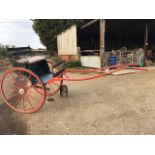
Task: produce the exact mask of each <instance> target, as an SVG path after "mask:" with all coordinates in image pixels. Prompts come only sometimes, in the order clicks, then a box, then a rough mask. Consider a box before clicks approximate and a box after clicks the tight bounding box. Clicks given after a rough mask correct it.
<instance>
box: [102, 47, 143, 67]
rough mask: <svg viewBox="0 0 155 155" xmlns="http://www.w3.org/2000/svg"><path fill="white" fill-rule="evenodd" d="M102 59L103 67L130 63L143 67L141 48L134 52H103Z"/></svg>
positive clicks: (125, 50)
mask: <svg viewBox="0 0 155 155" xmlns="http://www.w3.org/2000/svg"><path fill="white" fill-rule="evenodd" d="M103 59H104V60H103V62H104V66H112V65H117V64H130V63H134V64H137V65H140V66H144V50H143V49H141V48H140V49H136V50H127V49H121V50H117V51H114V50H113V51H112V52H105V53H104V58H103Z"/></svg>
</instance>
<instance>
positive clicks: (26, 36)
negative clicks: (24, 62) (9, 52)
mask: <svg viewBox="0 0 155 155" xmlns="http://www.w3.org/2000/svg"><path fill="white" fill-rule="evenodd" d="M32 24H33V21H31V20H30V19H14V20H13V19H11V20H9V19H7V20H6V19H5V20H2V19H0V44H2V45H15V46H16V47H22V46H28V45H29V46H30V47H32V48H45V47H44V46H43V45H42V44H41V42H40V40H39V37H38V35H37V34H36V33H35V32H34V30H33V29H32Z"/></svg>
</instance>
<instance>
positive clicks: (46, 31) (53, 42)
mask: <svg viewBox="0 0 155 155" xmlns="http://www.w3.org/2000/svg"><path fill="white" fill-rule="evenodd" d="M82 23H84V20H82V19H35V20H34V23H33V29H34V31H35V32H36V33H37V34H38V36H39V38H40V41H41V43H42V44H43V45H44V46H45V47H46V48H47V50H48V51H50V54H53V53H54V51H56V50H57V35H58V34H59V33H61V32H62V31H64V30H65V29H67V28H68V27H70V26H71V25H73V24H82Z"/></svg>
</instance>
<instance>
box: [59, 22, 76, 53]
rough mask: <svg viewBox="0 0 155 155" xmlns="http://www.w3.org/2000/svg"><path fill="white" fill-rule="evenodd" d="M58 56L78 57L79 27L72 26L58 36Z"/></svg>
mask: <svg viewBox="0 0 155 155" xmlns="http://www.w3.org/2000/svg"><path fill="white" fill-rule="evenodd" d="M57 47H58V55H59V56H63V55H64V56H65V55H75V56H76V55H78V52H77V27H76V25H73V26H71V27H70V28H69V29H67V30H66V31H64V32H62V33H61V34H59V35H58V36H57Z"/></svg>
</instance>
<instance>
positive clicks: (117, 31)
mask: <svg viewBox="0 0 155 155" xmlns="http://www.w3.org/2000/svg"><path fill="white" fill-rule="evenodd" d="M154 27H155V20H145V19H95V20H90V21H89V22H87V23H85V24H84V25H82V26H78V25H72V26H71V27H69V28H68V29H66V30H65V31H63V32H62V33H60V34H59V35H58V36H57V47H58V56H59V58H60V59H61V60H65V61H76V60H80V61H81V64H82V66H85V67H94V68H99V67H103V66H110V65H115V64H117V63H138V64H140V65H142V66H143V65H144V64H145V65H153V62H154V52H155V29H154Z"/></svg>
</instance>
